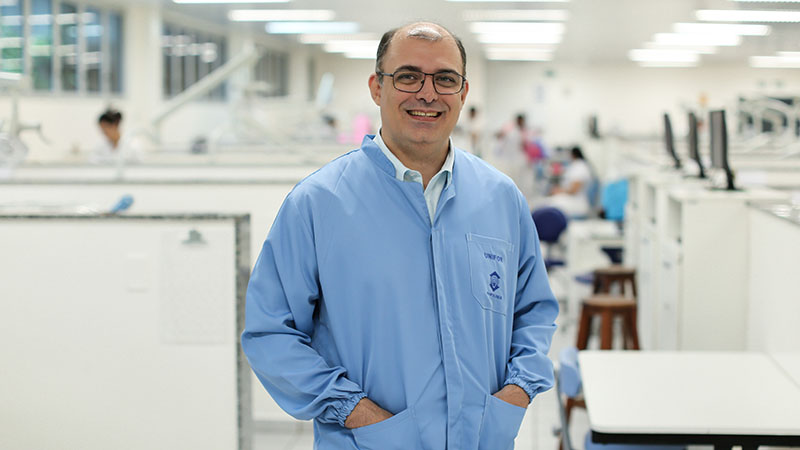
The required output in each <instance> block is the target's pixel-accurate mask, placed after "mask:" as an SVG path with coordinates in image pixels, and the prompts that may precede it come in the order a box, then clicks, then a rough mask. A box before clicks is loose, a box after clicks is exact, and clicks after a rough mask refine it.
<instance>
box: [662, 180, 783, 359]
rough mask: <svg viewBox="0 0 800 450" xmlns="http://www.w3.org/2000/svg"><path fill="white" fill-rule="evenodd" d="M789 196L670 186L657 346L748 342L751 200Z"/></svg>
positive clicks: (732, 346)
mask: <svg viewBox="0 0 800 450" xmlns="http://www.w3.org/2000/svg"><path fill="white" fill-rule="evenodd" d="M784 196H785V194H782V193H779V192H776V191H770V190H756V189H753V190H748V191H738V192H726V191H711V190H707V189H685V188H672V189H670V190H669V191H668V192H667V196H666V197H667V205H666V209H665V210H664V215H663V216H662V218H663V220H662V224H663V226H664V228H663V230H662V231H663V235H662V239H661V242H660V245H659V256H658V260H659V261H660V267H659V269H658V270H659V274H660V275H659V282H658V283H657V286H658V294H657V295H656V302H657V306H656V310H657V317H656V321H657V324H658V330H659V331H658V337H659V338H658V342H657V343H656V344H657V348H659V349H670V350H744V349H745V343H746V332H745V330H746V325H747V303H748V242H749V238H750V236H749V231H750V228H749V223H748V220H747V211H748V206H747V202H748V201H749V200H767V199H780V198H783V197H784Z"/></svg>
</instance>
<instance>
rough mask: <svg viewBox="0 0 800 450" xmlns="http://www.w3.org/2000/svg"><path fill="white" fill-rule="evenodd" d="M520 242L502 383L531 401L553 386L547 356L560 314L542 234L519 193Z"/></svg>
mask: <svg viewBox="0 0 800 450" xmlns="http://www.w3.org/2000/svg"><path fill="white" fill-rule="evenodd" d="M519 198H520V201H519V210H520V244H519V247H520V248H519V266H518V267H519V268H518V273H517V292H516V298H515V300H514V324H513V328H512V330H513V331H512V334H511V352H510V355H509V360H508V366H507V377H506V381H505V382H504V383H503V384H504V385H507V384H515V385H517V386H519V387H521V388H522V389H523V390H525V392H526V393H527V394H528V397H530V399H531V401H532V400H533V398H534V397H535V396H536V394H538V393H540V392H544V391H546V390H548V389H550V388H551V387H553V381H554V377H553V363H552V362H551V361H550V358H548V356H547V352H548V351H549V349H550V342H551V340H552V338H553V333H554V332H555V329H556V325H555V319H556V316H557V315H558V301H556V299H555V296H554V295H553V292H552V290H551V289H550V283H549V281H548V279H547V272H546V271H545V267H544V260H543V258H542V254H541V250H540V247H539V236H538V234H537V232H536V228H535V226H534V224H533V219H532V218H531V215H530V213H529V212H528V207H527V203H525V200H524V198H522V196H521V194H520V195H519Z"/></svg>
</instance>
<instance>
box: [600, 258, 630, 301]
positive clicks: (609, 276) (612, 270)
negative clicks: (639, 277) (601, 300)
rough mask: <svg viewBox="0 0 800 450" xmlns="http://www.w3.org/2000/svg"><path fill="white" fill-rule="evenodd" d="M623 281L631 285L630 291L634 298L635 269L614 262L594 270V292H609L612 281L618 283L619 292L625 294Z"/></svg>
mask: <svg viewBox="0 0 800 450" xmlns="http://www.w3.org/2000/svg"><path fill="white" fill-rule="evenodd" d="M625 282H629V283H630V285H631V292H632V293H633V297H634V298H636V269H634V268H633V267H625V266H622V265H619V264H614V265H611V266H608V267H603V268H602V269H597V270H595V271H594V283H593V284H594V293H595V294H610V293H611V286H612V285H613V284H614V283H617V284H618V285H619V293H620V295H621V296H623V297H624V296H625Z"/></svg>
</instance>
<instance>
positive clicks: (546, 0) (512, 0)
mask: <svg viewBox="0 0 800 450" xmlns="http://www.w3.org/2000/svg"><path fill="white" fill-rule="evenodd" d="M447 1H448V2H461V3H499V2H503V3H569V1H570V0H447Z"/></svg>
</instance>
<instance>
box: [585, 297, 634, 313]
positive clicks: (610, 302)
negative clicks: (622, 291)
mask: <svg viewBox="0 0 800 450" xmlns="http://www.w3.org/2000/svg"><path fill="white" fill-rule="evenodd" d="M583 304H584V306H588V307H590V308H599V309H606V308H607V309H614V310H623V309H628V308H636V301H635V300H633V299H630V298H626V297H620V296H618V295H610V294H595V295H593V296H591V297H589V298H587V299H586V300H584V301H583Z"/></svg>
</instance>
